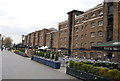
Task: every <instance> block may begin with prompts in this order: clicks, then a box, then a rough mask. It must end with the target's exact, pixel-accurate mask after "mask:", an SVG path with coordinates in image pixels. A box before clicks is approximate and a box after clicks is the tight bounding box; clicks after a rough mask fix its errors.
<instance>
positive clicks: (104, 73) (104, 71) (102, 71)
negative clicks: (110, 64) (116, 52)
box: [99, 68, 109, 77]
mask: <svg viewBox="0 0 120 81" xmlns="http://www.w3.org/2000/svg"><path fill="white" fill-rule="evenodd" d="M108 71H109V69H108V68H99V76H103V77H107V76H108Z"/></svg>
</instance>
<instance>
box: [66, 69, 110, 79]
mask: <svg viewBox="0 0 120 81" xmlns="http://www.w3.org/2000/svg"><path fill="white" fill-rule="evenodd" d="M66 74H69V75H72V76H74V77H76V78H79V79H83V80H85V81H112V80H109V79H107V78H104V77H100V76H96V75H94V74H91V73H86V72H83V71H80V70H76V69H74V68H68V67H67V69H66Z"/></svg>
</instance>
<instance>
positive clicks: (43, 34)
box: [23, 1, 120, 62]
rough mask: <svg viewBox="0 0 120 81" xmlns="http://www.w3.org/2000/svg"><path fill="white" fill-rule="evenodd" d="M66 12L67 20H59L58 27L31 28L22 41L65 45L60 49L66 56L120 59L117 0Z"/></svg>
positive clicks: (54, 45)
mask: <svg viewBox="0 0 120 81" xmlns="http://www.w3.org/2000/svg"><path fill="white" fill-rule="evenodd" d="M67 14H68V20H67V21H63V22H61V23H59V25H58V31H57V30H55V29H54V28H51V29H43V30H39V31H35V32H32V33H30V34H28V35H26V36H25V38H24V40H23V43H24V45H27V46H36V45H37V46H48V47H50V48H67V49H69V50H62V51H63V52H64V54H66V55H69V56H73V57H75V56H77V57H79V58H85V59H100V60H111V61H115V62H120V1H118V2H104V3H102V4H99V5H97V6H96V7H94V8H92V9H89V10H87V11H85V12H83V11H78V10H73V11H70V12H68V13H67ZM77 48H84V49H88V50H76V49H77ZM56 51H57V50H56Z"/></svg>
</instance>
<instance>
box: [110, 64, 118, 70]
mask: <svg viewBox="0 0 120 81" xmlns="http://www.w3.org/2000/svg"><path fill="white" fill-rule="evenodd" d="M108 67H109V68H114V69H116V68H118V64H114V63H109V64H108Z"/></svg>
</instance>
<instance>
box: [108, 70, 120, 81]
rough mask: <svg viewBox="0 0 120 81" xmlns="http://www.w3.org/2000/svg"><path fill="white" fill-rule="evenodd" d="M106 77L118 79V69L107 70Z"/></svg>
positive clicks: (119, 76)
mask: <svg viewBox="0 0 120 81" xmlns="http://www.w3.org/2000/svg"><path fill="white" fill-rule="evenodd" d="M108 78H110V79H112V80H115V81H120V71H118V70H117V69H111V70H109V71H108Z"/></svg>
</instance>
